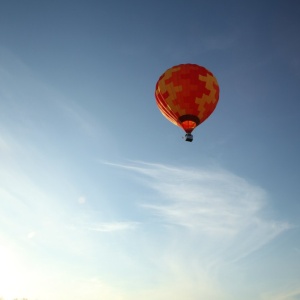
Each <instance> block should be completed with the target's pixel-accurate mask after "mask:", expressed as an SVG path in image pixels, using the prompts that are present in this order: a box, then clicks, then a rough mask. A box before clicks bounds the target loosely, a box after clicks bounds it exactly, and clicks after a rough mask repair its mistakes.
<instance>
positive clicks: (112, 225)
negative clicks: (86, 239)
mask: <svg viewBox="0 0 300 300" xmlns="http://www.w3.org/2000/svg"><path fill="white" fill-rule="evenodd" d="M137 225H138V223H136V222H103V223H97V224H94V225H92V226H90V227H89V228H88V229H89V230H93V231H100V232H114V231H123V230H132V229H135V228H136V227H137Z"/></svg>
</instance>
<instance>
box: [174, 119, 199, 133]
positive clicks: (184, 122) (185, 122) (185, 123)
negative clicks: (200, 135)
mask: <svg viewBox="0 0 300 300" xmlns="http://www.w3.org/2000/svg"><path fill="white" fill-rule="evenodd" d="M178 121H179V125H180V127H182V129H183V130H184V131H185V132H186V133H191V132H192V131H193V130H194V129H195V128H196V127H197V126H198V125H199V124H200V119H199V118H198V117H197V116H194V115H183V116H180V117H179V118H178Z"/></svg>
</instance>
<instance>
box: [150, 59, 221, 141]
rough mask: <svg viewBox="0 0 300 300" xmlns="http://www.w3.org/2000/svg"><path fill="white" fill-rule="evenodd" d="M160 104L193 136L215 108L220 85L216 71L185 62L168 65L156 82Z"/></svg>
mask: <svg viewBox="0 0 300 300" xmlns="http://www.w3.org/2000/svg"><path fill="white" fill-rule="evenodd" d="M155 98H156V104H157V106H158V108H159V110H160V111H161V113H162V114H163V115H164V116H165V117H166V118H167V119H168V120H169V121H170V122H172V123H173V124H175V125H177V126H178V127H180V128H182V129H183V130H184V131H185V132H186V135H185V140H186V141H188V142H191V141H192V140H193V135H192V134H191V133H192V131H193V130H194V129H195V128H196V127H197V126H198V125H200V124H201V123H203V122H204V121H205V120H206V119H207V118H208V117H209V116H210V115H211V114H212V113H213V111H214V110H215V108H216V106H217V104H218V100H219V85H218V82H217V79H216V78H215V77H214V75H213V74H212V73H211V72H210V71H209V70H207V69H206V68H204V67H201V66H198V65H195V64H181V65H178V66H174V67H172V68H170V69H168V70H167V71H166V72H165V73H163V74H162V75H161V76H160V78H159V79H158V81H157V83H156V88H155Z"/></svg>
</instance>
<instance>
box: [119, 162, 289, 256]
mask: <svg viewBox="0 0 300 300" xmlns="http://www.w3.org/2000/svg"><path fill="white" fill-rule="evenodd" d="M116 166H118V167H120V168H125V169H127V170H129V171H131V172H133V173H138V174H140V175H143V177H142V178H141V177H139V179H143V180H144V184H146V185H147V186H148V187H149V188H150V189H151V190H153V191H155V192H156V193H157V195H158V197H157V198H156V201H153V203H143V204H141V205H142V207H144V208H145V209H147V210H149V212H150V213H152V214H154V215H155V216H156V217H157V218H159V219H160V221H161V222H163V223H164V224H165V225H168V226H181V227H183V228H185V229H186V230H189V231H191V232H192V233H193V234H197V235H201V236H202V237H203V238H207V239H209V240H210V241H216V240H218V241H220V240H222V242H223V246H224V248H223V251H224V253H223V255H224V256H226V255H228V257H227V259H228V260H230V261H236V260H239V259H241V258H242V257H245V256H247V255H249V254H250V253H252V252H253V251H255V250H258V249H260V248H261V247H262V246H264V245H265V244H267V243H268V242H270V241H271V240H272V239H274V238H275V237H276V236H278V235H279V234H280V233H282V232H283V231H285V230H287V229H288V228H290V224H288V223H287V222H282V221H277V220H272V219H269V218H267V217H266V214H265V213H264V212H265V211H266V209H267V203H268V195H267V192H266V191H265V190H264V189H262V188H261V187H259V186H257V185H254V184H252V183H250V182H248V181H247V180H245V179H243V178H241V177H239V176H236V175H234V174H232V173H230V172H227V171H225V170H220V169H214V170H199V169H193V168H185V167H174V166H167V165H162V164H152V163H133V164H127V165H116ZM229 250H230V251H229Z"/></svg>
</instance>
